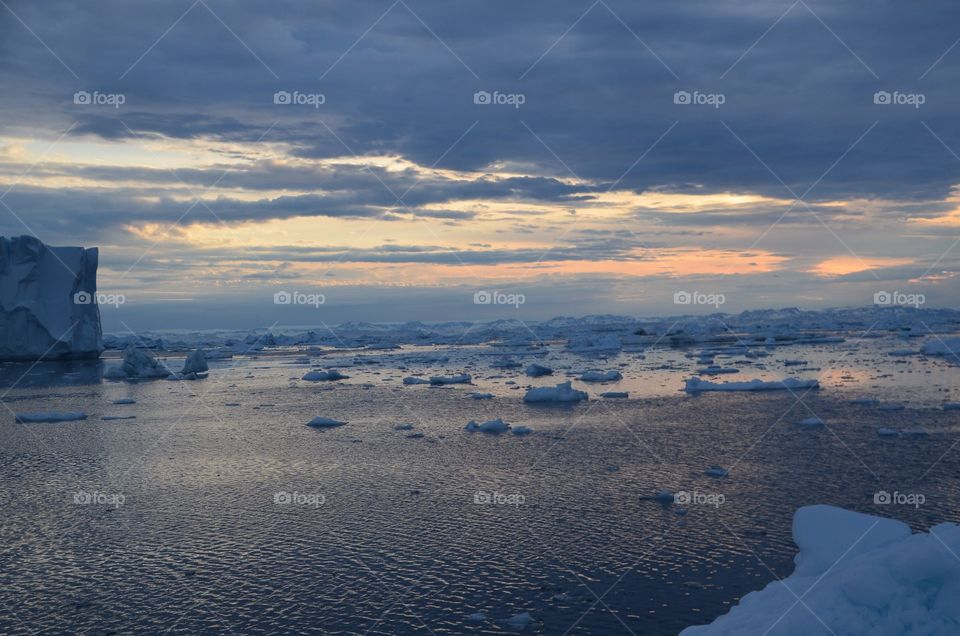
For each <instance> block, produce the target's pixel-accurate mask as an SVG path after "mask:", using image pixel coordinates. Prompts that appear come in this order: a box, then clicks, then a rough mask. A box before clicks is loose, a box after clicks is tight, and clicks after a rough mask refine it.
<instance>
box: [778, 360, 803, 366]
mask: <svg viewBox="0 0 960 636" xmlns="http://www.w3.org/2000/svg"><path fill="white" fill-rule="evenodd" d="M806 363H807V361H806V360H784V361H783V366H785V367H801V366H803V365H805V364H806Z"/></svg>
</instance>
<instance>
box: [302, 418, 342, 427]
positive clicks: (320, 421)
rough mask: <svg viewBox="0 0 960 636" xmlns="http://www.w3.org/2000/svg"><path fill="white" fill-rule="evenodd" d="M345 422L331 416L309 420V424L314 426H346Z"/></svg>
mask: <svg viewBox="0 0 960 636" xmlns="http://www.w3.org/2000/svg"><path fill="white" fill-rule="evenodd" d="M345 424H346V422H341V421H340V420H334V419H331V418H329V417H315V418H313V419H312V420H310V421H309V422H307V426H312V427H314V428H333V427H335V426H344V425H345Z"/></svg>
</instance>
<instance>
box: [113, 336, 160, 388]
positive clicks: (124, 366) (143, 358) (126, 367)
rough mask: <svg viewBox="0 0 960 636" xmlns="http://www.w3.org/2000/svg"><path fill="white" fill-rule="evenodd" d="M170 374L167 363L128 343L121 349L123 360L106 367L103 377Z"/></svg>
mask: <svg viewBox="0 0 960 636" xmlns="http://www.w3.org/2000/svg"><path fill="white" fill-rule="evenodd" d="M171 374H172V372H171V371H170V369H169V368H168V367H167V365H165V364H163V363H162V362H160V361H158V360H157V359H156V358H154V357H153V356H152V355H150V354H149V353H147V352H146V351H143V350H141V349H137V348H136V347H135V346H134V345H133V343H130V344H129V345H127V348H126V349H124V350H123V362H122V363H121V364H119V365H117V366H113V367H110V368H109V369H107V370H106V371H105V372H104V374H103V377H105V378H107V379H108V380H150V379H155V378H166V377H169V376H170V375H171Z"/></svg>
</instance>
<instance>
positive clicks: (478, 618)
mask: <svg viewBox="0 0 960 636" xmlns="http://www.w3.org/2000/svg"><path fill="white" fill-rule="evenodd" d="M467 620H468V621H470V622H472V623H481V622H483V621H485V620H487V615H486V614H484V613H483V612H474V613H473V614H471V615H470V616H467Z"/></svg>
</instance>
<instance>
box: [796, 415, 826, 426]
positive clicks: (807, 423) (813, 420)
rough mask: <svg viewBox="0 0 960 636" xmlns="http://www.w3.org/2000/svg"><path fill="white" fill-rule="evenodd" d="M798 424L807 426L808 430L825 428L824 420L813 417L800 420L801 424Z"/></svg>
mask: <svg viewBox="0 0 960 636" xmlns="http://www.w3.org/2000/svg"><path fill="white" fill-rule="evenodd" d="M797 424H798V425H799V426H806V427H808V428H817V427H820V426H823V420H821V419H820V418H819V417H817V416H813V417H808V418H807V419H805V420H800V421H799V422H797Z"/></svg>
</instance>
